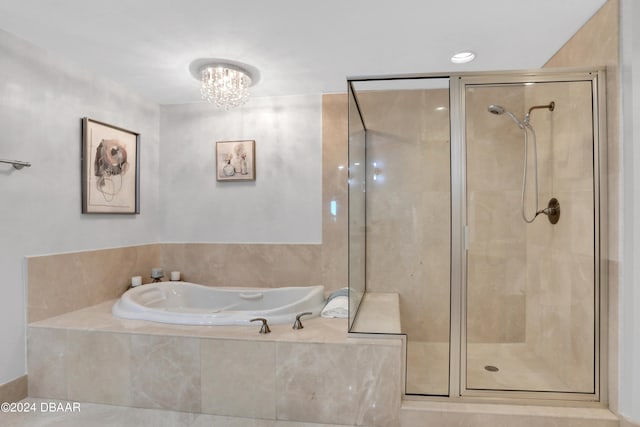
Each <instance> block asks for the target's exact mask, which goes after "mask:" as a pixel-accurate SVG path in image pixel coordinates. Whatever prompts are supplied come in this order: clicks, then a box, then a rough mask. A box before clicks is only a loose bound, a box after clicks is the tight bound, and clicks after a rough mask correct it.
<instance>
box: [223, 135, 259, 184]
mask: <svg viewBox="0 0 640 427" xmlns="http://www.w3.org/2000/svg"><path fill="white" fill-rule="evenodd" d="M216 179H217V180H218V181H255V179H256V142H255V141H254V140H246V141H218V142H216Z"/></svg>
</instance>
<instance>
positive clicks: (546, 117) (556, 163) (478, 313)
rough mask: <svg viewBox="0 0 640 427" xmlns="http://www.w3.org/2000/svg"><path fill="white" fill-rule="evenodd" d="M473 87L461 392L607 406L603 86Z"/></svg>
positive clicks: (470, 83)
mask: <svg viewBox="0 0 640 427" xmlns="http://www.w3.org/2000/svg"><path fill="white" fill-rule="evenodd" d="M461 89H462V93H463V100H462V101H461V104H462V105H461V111H463V114H464V127H463V134H464V138H463V151H464V162H465V164H466V168H465V173H464V175H465V176H464V187H465V190H464V198H463V200H462V205H463V206H462V212H461V216H462V221H463V224H464V225H463V228H464V232H463V235H464V239H463V240H464V243H463V245H464V249H466V251H465V253H466V256H465V257H463V265H462V270H463V272H464V277H463V280H464V279H466V286H464V285H463V288H462V293H463V301H464V304H463V306H462V307H463V308H462V313H461V315H462V316H461V317H462V320H461V329H462V341H461V349H462V352H461V353H462V357H461V370H460V375H461V378H460V383H461V394H462V395H479V396H483V395H485V396H486V395H492V394H500V393H502V394H504V392H505V391H511V392H516V393H517V392H521V393H524V394H525V395H526V394H527V393H537V394H543V395H544V394H546V395H547V397H549V398H554V397H559V396H561V395H565V396H566V394H567V393H572V394H574V396H576V397H577V398H578V399H580V397H579V396H580V395H584V396H585V398H587V397H586V396H594V395H595V396H596V397H597V395H598V392H597V391H598V388H599V387H598V376H599V370H598V366H599V363H598V362H599V360H598V348H599V339H600V335H599V321H598V319H599V309H600V307H599V273H600V272H599V263H598V262H597V260H599V253H598V251H599V242H598V237H599V188H598V182H599V180H598V177H599V173H598V171H599V163H598V155H597V154H598V145H597V141H598V139H597V132H598V126H597V121H596V122H594V117H597V102H596V99H597V96H596V94H597V92H596V91H597V79H595V78H594V77H593V76H592V75H591V74H587V75H585V76H582V78H570V79H566V80H563V81H559V80H558V79H553V78H550V77H549V78H544V77H543V78H539V79H536V78H531V77H529V78H527V79H526V80H524V79H521V80H520V81H518V79H515V80H513V81H508V82H507V83H504V81H503V82H501V83H499V82H496V81H495V80H494V81H483V80H482V79H481V78H477V79H467V80H464V79H463V80H462V84H461ZM552 102H553V104H552ZM525 162H526V163H525ZM552 199H555V200H556V201H557V202H558V205H559V208H558V207H557V206H556V205H555V204H554V205H553V209H551V204H550V201H552ZM545 208H549V209H547V210H546V211H545V210H544V209H545ZM553 219H555V220H557V222H555V223H553V222H554V221H552V220H553ZM540 392H544V393H540Z"/></svg>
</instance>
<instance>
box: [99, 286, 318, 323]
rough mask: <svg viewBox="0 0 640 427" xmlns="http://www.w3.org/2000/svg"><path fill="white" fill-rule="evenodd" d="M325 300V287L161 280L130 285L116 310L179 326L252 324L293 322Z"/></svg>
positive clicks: (315, 312) (121, 314)
mask: <svg viewBox="0 0 640 427" xmlns="http://www.w3.org/2000/svg"><path fill="white" fill-rule="evenodd" d="M324 304H325V300H324V286H308V287H289V288H216V287H210V286H202V285H196V284H194V283H189V282H160V283H152V284H148V285H142V286H138V287H135V288H132V289H129V290H128V291H127V292H125V293H124V294H123V295H122V297H120V299H119V300H118V301H117V302H116V303H115V304H114V305H113V309H112V310H111V311H112V313H113V315H114V316H117V317H124V318H126V319H141V320H151V321H154V322H162V323H175V324H179V325H248V324H249V323H250V322H249V321H250V320H251V319H254V318H256V317H264V318H266V319H267V320H268V322H269V323H270V324H278V323H291V324H292V325H293V321H294V320H295V316H296V314H299V313H303V312H307V311H310V312H311V313H312V315H311V316H308V317H315V316H318V315H319V314H320V311H321V310H322V308H323V307H324ZM256 326H259V323H257V324H256Z"/></svg>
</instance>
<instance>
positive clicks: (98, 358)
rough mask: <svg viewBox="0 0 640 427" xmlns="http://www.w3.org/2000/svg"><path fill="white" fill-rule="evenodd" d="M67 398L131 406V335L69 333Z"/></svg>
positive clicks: (87, 332) (93, 332) (66, 363)
mask: <svg viewBox="0 0 640 427" xmlns="http://www.w3.org/2000/svg"><path fill="white" fill-rule="evenodd" d="M66 351H67V353H66V355H65V372H66V379H67V398H68V399H69V400H75V401H83V402H99V403H110V404H114V405H125V406H130V405H131V393H132V387H131V376H130V372H131V369H130V366H131V342H130V335H129V334H116V333H110V332H95V331H73V330H68V331H67V348H66Z"/></svg>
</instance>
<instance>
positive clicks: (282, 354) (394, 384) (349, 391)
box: [276, 343, 401, 427]
mask: <svg viewBox="0 0 640 427" xmlns="http://www.w3.org/2000/svg"><path fill="white" fill-rule="evenodd" d="M399 362H400V347H398V346H381V345H355V344H346V345H340V344H307V345H299V344H294V343H277V369H276V406H277V414H278V419H279V420H297V421H304V422H316V423H328V424H348V425H370V426H380V427H382V426H385V427H386V426H394V425H397V416H398V410H399V408H400V375H401V373H400V364H399Z"/></svg>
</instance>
